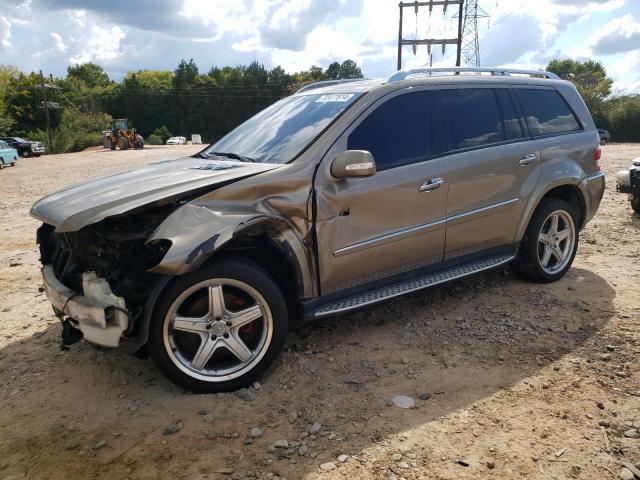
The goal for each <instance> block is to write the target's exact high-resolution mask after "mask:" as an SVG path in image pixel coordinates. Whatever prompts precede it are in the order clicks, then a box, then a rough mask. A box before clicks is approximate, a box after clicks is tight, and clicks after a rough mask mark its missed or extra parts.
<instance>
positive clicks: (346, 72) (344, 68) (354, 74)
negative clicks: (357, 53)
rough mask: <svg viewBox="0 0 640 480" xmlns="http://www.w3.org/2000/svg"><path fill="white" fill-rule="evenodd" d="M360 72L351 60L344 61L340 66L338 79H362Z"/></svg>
mask: <svg viewBox="0 0 640 480" xmlns="http://www.w3.org/2000/svg"><path fill="white" fill-rule="evenodd" d="M362 77H363V75H362V70H360V67H359V66H358V65H357V64H356V62H354V61H353V60H345V61H344V62H342V65H340V73H339V75H338V78H362Z"/></svg>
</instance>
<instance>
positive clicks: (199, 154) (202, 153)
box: [194, 152, 210, 158]
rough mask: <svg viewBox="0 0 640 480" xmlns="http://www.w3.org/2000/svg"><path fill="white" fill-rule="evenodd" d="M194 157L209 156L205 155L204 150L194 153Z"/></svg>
mask: <svg viewBox="0 0 640 480" xmlns="http://www.w3.org/2000/svg"><path fill="white" fill-rule="evenodd" d="M194 157H195V158H210V157H209V155H207V154H206V153H204V152H198V153H196V154H195V155H194Z"/></svg>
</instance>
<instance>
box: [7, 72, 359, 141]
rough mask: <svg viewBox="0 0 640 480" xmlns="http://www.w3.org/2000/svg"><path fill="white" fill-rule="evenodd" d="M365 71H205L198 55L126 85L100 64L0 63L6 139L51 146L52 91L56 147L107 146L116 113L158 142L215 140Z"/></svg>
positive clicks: (133, 75)
mask: <svg viewBox="0 0 640 480" xmlns="http://www.w3.org/2000/svg"><path fill="white" fill-rule="evenodd" d="M362 76H363V75H362V72H361V70H360V68H359V67H358V65H357V64H356V63H355V62H354V61H353V60H345V61H343V62H341V63H339V62H334V63H332V64H330V65H329V66H328V67H327V68H326V69H323V68H321V67H319V66H312V67H310V68H309V69H308V70H304V71H300V72H294V73H288V72H286V71H285V70H284V69H283V68H282V67H280V66H277V67H274V68H272V69H266V68H265V67H264V65H262V64H260V63H258V62H252V63H250V64H249V65H239V66H235V67H212V68H210V69H209V70H208V71H207V72H206V73H201V72H200V70H199V68H198V66H197V65H196V64H195V62H194V61H193V60H188V61H187V60H182V61H180V63H179V64H178V66H177V67H176V68H175V70H174V71H165V70H141V71H137V72H129V73H127V74H126V75H125V76H124V78H123V79H122V80H121V81H119V82H115V81H113V80H111V79H110V78H109V76H108V75H107V73H106V72H105V71H104V69H103V68H102V67H101V66H100V65H96V64H94V63H84V64H80V65H73V66H69V67H68V68H67V74H66V76H65V77H64V78H52V77H42V76H41V75H40V73H38V72H31V73H23V72H21V71H20V70H19V69H17V68H16V67H13V66H6V65H0V136H7V135H13V136H23V137H27V138H28V139H33V140H39V141H42V142H44V143H45V144H48V138H47V134H46V132H45V115H44V95H45V92H44V89H45V88H46V93H47V99H48V101H49V102H52V101H53V102H54V103H53V104H52V103H49V105H50V109H49V110H50V124H51V130H52V142H51V145H49V147H50V148H49V151H51V152H68V151H77V150H82V149H84V148H86V147H88V146H92V145H99V144H101V132H102V131H103V130H106V129H109V128H110V123H111V118H128V119H129V120H130V124H131V125H132V126H134V127H135V128H136V129H137V130H138V131H139V132H140V133H141V134H142V135H143V136H144V137H145V139H147V140H151V143H161V142H162V143H164V141H166V139H167V138H168V137H169V136H171V135H181V136H186V137H189V136H190V135H191V134H193V133H198V134H200V135H201V136H202V138H203V141H205V142H212V141H215V140H216V139H218V138H220V137H221V136H223V135H224V134H225V133H227V132H228V131H229V130H231V129H233V128H234V127H236V126H237V125H239V124H240V123H242V122H243V121H244V120H246V119H247V118H249V117H251V116H252V115H254V114H255V113H257V112H259V111H260V110H262V109H264V108H266V107H267V106H269V105H271V104H272V103H274V102H275V101H277V100H278V99H280V98H283V97H285V96H287V95H291V94H292V93H294V92H295V91H296V90H298V89H299V88H300V87H302V86H303V85H305V84H307V83H309V82H313V81H319V80H331V79H349V78H362Z"/></svg>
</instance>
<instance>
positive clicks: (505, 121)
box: [440, 88, 522, 150]
mask: <svg viewBox="0 0 640 480" xmlns="http://www.w3.org/2000/svg"><path fill="white" fill-rule="evenodd" d="M440 96H441V97H440V98H441V99H442V107H443V109H444V112H445V116H446V118H447V124H448V126H449V138H450V139H451V149H452V150H457V149H462V148H472V147H479V146H482V145H490V144H494V143H500V142H504V141H508V140H514V139H518V138H522V128H521V127H520V122H519V120H518V115H517V113H516V111H515V109H514V107H513V104H512V102H511V98H510V97H509V93H508V92H507V91H506V90H504V89H498V90H494V89H492V88H455V89H445V90H441V91H440Z"/></svg>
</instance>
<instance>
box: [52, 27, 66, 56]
mask: <svg viewBox="0 0 640 480" xmlns="http://www.w3.org/2000/svg"><path fill="white" fill-rule="evenodd" d="M51 37H52V38H53V42H54V44H55V46H56V48H57V49H58V50H59V51H61V52H62V53H65V52H66V51H67V47H66V45H65V44H64V41H63V40H62V37H61V36H60V34H59V33H56V32H51Z"/></svg>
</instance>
